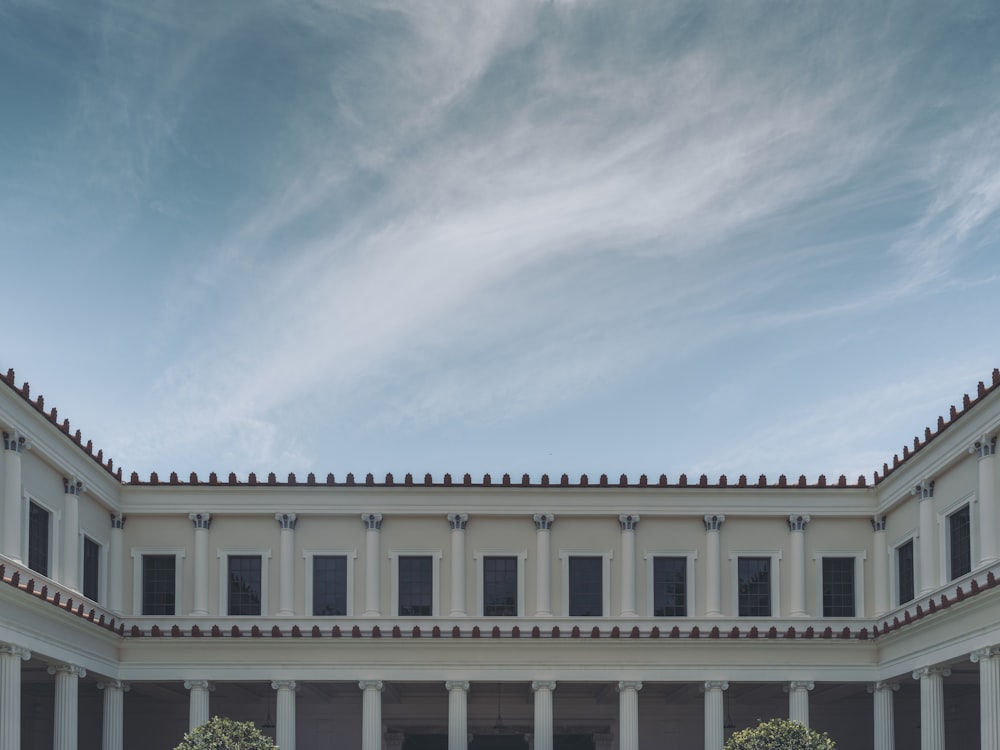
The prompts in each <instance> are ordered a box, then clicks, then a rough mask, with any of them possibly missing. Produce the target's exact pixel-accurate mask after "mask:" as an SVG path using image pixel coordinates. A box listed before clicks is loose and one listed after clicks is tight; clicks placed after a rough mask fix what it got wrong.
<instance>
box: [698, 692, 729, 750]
mask: <svg viewBox="0 0 1000 750" xmlns="http://www.w3.org/2000/svg"><path fill="white" fill-rule="evenodd" d="M702 689H703V690H704V691H705V750H722V746H723V745H724V744H725V741H726V730H725V727H724V722H725V719H724V718H723V716H722V709H723V706H722V691H723V690H728V689H729V683H728V682H726V681H725V680H709V681H708V682H706V683H705V684H704V685H703V686H702Z"/></svg>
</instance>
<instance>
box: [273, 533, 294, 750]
mask: <svg viewBox="0 0 1000 750" xmlns="http://www.w3.org/2000/svg"><path fill="white" fill-rule="evenodd" d="M274 520H275V521H277V522H278V527H279V528H280V529H281V550H280V552H279V559H278V616H279V617H291V616H292V615H294V614H295V522H296V515H295V514H294V513H275V514H274ZM278 744H279V746H281V743H278Z"/></svg>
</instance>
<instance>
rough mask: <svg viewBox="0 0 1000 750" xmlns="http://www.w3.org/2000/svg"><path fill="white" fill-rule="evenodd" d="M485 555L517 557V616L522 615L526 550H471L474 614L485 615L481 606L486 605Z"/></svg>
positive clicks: (526, 559)
mask: <svg viewBox="0 0 1000 750" xmlns="http://www.w3.org/2000/svg"><path fill="white" fill-rule="evenodd" d="M487 557H513V558H516V559H517V615H516V616H517V617H524V613H525V609H524V569H525V567H526V566H527V561H528V550H526V549H522V550H517V551H513V550H496V549H477V550H473V552H472V559H473V561H474V562H475V564H476V616H477V617H485V616H486V615H484V614H483V607H485V606H486V602H485V592H484V591H483V574H484V572H485V562H484V561H485V558H487Z"/></svg>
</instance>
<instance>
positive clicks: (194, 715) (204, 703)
mask: <svg viewBox="0 0 1000 750" xmlns="http://www.w3.org/2000/svg"><path fill="white" fill-rule="evenodd" d="M184 687H185V689H187V690H189V691H191V701H190V703H189V704H188V730H191V729H196V728H198V727H200V726H201V725H202V724H204V723H205V722H206V721H208V720H209V718H210V714H209V706H208V694H209V692H210V691H211V690H212V683H210V682H209V681H208V680H185V681H184Z"/></svg>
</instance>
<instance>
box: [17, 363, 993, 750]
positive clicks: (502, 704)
mask: <svg viewBox="0 0 1000 750" xmlns="http://www.w3.org/2000/svg"><path fill="white" fill-rule="evenodd" d="M0 379H2V381H3V382H0V430H2V432H3V446H4V451H3V460H2V462H0V493H2V494H0V501H2V513H0V553H2V554H0V563H2V565H3V575H2V578H3V584H2V585H0V750H41V749H42V748H55V749H56V750H71V749H73V748H78V747H79V748H81V749H83V750H96V749H97V748H104V749H106V750H115V749H118V748H122V747H127V748H143V749H144V750H168V749H169V748H172V747H174V745H175V744H176V743H177V742H178V741H179V739H180V737H181V735H182V734H183V733H184V732H185V731H187V730H188V728H189V727H191V726H194V725H197V724H199V723H201V722H202V721H205V720H206V719H207V718H208V717H209V716H210V715H212V714H222V715H228V716H231V717H233V718H237V719H241V720H253V721H255V722H257V723H258V724H272V723H273V724H276V726H275V727H274V729H273V730H270V729H269V730H268V731H273V732H274V733H275V736H276V739H277V742H278V743H279V745H280V747H281V748H282V750H295V749H296V748H297V749H298V750H326V749H328V748H362V749H363V750H377V749H378V748H387V749H389V748H402V749H403V750H428V749H430V748H448V750H458V749H459V748H462V749H464V748H471V749H472V750H505V749H511V750H513V749H514V748H518V749H520V748H527V747H533V748H535V749H536V750H553V749H554V748H555V749H562V750H572V749H575V748H594V749H595V750H599V749H603V748H608V749H609V750H610V749H612V748H619V749H620V750H638V749H641V750H654V749H656V748H701V747H704V748H707V749H708V750H719V748H721V747H722V743H723V740H724V737H725V736H726V735H727V734H728V733H729V732H730V731H732V728H734V727H743V726H749V725H752V724H753V723H755V720H756V719H757V718H758V717H763V718H766V717H771V716H786V715H787V716H790V717H792V718H794V719H798V720H800V721H803V722H805V723H808V724H810V725H811V726H813V727H814V728H816V729H819V730H821V731H826V732H829V733H830V734H831V736H832V737H833V738H834V739H835V740H837V742H838V745H839V746H840V747H841V748H844V750H846V749H847V748H875V749H876V750H887V749H889V748H893V747H899V748H911V747H917V746H918V745H919V747H921V748H923V749H924V750H941V749H942V748H945V747H948V748H956V749H957V748H962V749H963V750H966V749H971V750H975V749H976V748H981V749H982V750H1000V589H997V587H996V578H997V575H998V574H1000V559H998V557H1000V552H998V548H1000V522H998V508H997V505H998V499H997V490H998V487H997V459H996V456H995V446H996V436H997V434H998V432H1000V372H998V371H994V373H993V376H992V380H991V382H990V384H989V385H984V384H982V383H980V384H979V389H978V392H977V393H976V395H975V396H974V397H972V398H969V397H966V398H965V400H964V402H963V404H962V406H961V408H958V409H954V408H953V409H952V411H951V414H950V415H949V416H948V417H946V418H943V419H941V420H939V421H938V423H937V425H935V426H934V427H932V428H930V429H928V430H927V432H926V433H925V435H924V436H923V437H921V438H919V439H916V440H914V443H913V446H912V447H911V448H907V449H904V451H903V454H902V457H901V458H895V457H894V458H893V460H892V462H891V466H885V467H883V469H882V470H881V471H879V472H877V473H876V474H875V477H874V479H868V480H866V479H865V478H860V479H852V480H850V481H848V480H847V479H845V478H843V477H840V478H839V479H832V480H826V479H824V478H823V477H820V478H819V479H818V480H812V481H807V480H806V479H805V478H801V479H800V478H798V477H790V478H788V479H787V480H786V479H785V478H784V477H781V478H773V477H772V478H765V477H760V478H757V477H751V478H746V477H740V478H739V479H730V480H728V481H727V480H726V479H725V477H722V478H719V479H718V480H716V479H711V480H709V479H708V478H705V477H702V478H700V480H699V479H698V478H686V477H684V476H680V477H650V478H648V479H647V478H646V477H642V478H638V477H630V478H626V477H621V478H618V477H611V478H607V477H603V476H602V477H600V478H599V479H598V478H596V477H593V478H591V479H590V480H589V481H588V480H587V478H586V477H582V478H580V479H577V478H572V479H569V478H566V477H562V478H560V477H551V478H548V477H531V478H529V477H523V478H522V477H507V476H504V477H503V478H502V479H501V478H499V477H496V478H493V480H492V481H491V480H490V478H489V477H484V478H482V479H479V478H476V479H474V480H473V479H471V478H469V477H467V476H466V477H464V478H463V477H454V478H452V477H447V476H446V477H429V476H428V477H420V476H417V477H412V478H411V477H410V476H409V475H407V477H405V478H402V477H397V478H395V479H393V478H392V477H386V478H384V480H383V479H381V478H380V479H379V480H378V481H376V480H374V479H373V478H372V477H370V476H369V477H367V478H358V479H357V480H355V478H353V477H352V476H350V475H347V476H346V477H341V476H339V475H338V476H337V477H336V478H334V477H332V476H330V477H315V478H314V477H312V476H311V475H310V476H309V477H308V478H306V477H300V478H295V477H288V478H287V479H286V478H285V477H282V478H281V479H280V480H279V479H278V478H276V477H274V475H270V476H267V477H261V478H256V477H254V476H253V475H250V476H249V477H239V478H237V477H235V476H232V475H230V476H219V477H216V476H215V475H212V476H211V477H195V476H193V475H192V476H190V477H189V476H183V477H178V476H176V475H171V476H170V477H160V478H157V477H156V476H155V475H154V476H152V477H150V478H149V479H148V480H147V479H143V480H140V479H139V478H138V477H136V476H135V475H132V477H131V478H129V477H127V476H126V477H125V480H124V481H122V475H121V469H116V468H115V467H114V466H113V465H112V463H111V461H105V460H104V457H103V455H102V454H101V452H99V451H98V452H97V453H96V454H95V453H94V452H93V449H92V448H91V446H90V443H89V442H88V443H86V445H82V444H81V443H82V440H81V438H80V433H79V432H75V431H73V430H71V429H70V426H69V424H68V422H64V421H61V420H60V419H59V417H58V415H57V414H56V410H55V409H47V408H46V406H45V405H44V403H43V399H42V398H41V397H38V398H37V399H35V398H33V397H32V396H31V395H30V393H29V388H28V386H27V385H23V384H17V383H15V379H14V374H13V372H8V374H7V375H6V376H2V377H0ZM269 718H270V719H271V720H272V721H268V719H269Z"/></svg>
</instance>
